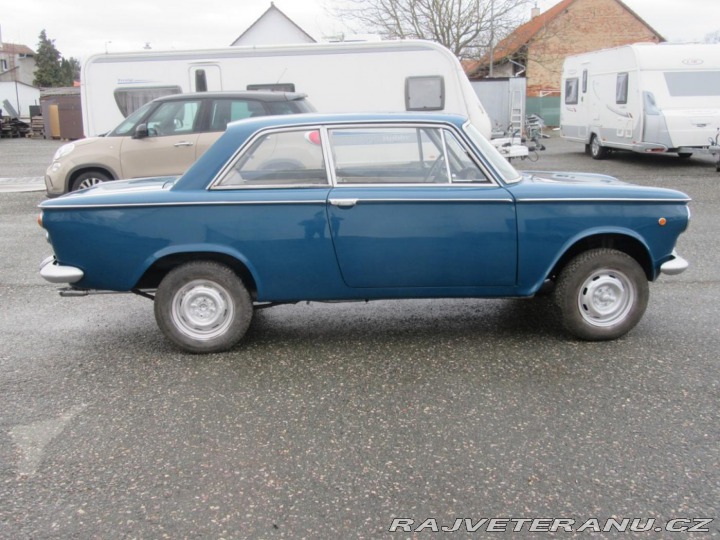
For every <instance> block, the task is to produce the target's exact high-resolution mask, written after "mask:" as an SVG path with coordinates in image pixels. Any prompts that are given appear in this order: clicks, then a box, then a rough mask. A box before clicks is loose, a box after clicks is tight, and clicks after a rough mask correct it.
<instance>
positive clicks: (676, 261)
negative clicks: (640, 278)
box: [660, 250, 690, 276]
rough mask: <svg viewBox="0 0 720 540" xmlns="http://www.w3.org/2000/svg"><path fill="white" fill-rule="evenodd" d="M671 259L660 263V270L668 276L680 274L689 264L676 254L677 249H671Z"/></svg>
mask: <svg viewBox="0 0 720 540" xmlns="http://www.w3.org/2000/svg"><path fill="white" fill-rule="evenodd" d="M672 257H673V258H672V259H670V260H669V261H667V262H665V263H663V264H661V265H660V272H661V273H662V274H666V275H668V276H676V275H678V274H682V273H683V272H684V271H685V270H687V267H688V266H690V263H688V262H687V261H686V260H685V259H683V258H682V257H681V256H680V255H678V254H677V251H675V250H673V252H672Z"/></svg>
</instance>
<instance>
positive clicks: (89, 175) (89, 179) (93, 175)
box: [70, 171, 112, 191]
mask: <svg viewBox="0 0 720 540" xmlns="http://www.w3.org/2000/svg"><path fill="white" fill-rule="evenodd" d="M109 180H112V178H110V176H108V175H107V174H105V173H104V172H100V171H87V172H84V173H82V174H80V175H79V176H77V178H75V179H74V180H73V182H72V186H70V191H77V190H78V189H85V188H89V187H92V186H96V185H98V184H102V183H103V182H108V181H109Z"/></svg>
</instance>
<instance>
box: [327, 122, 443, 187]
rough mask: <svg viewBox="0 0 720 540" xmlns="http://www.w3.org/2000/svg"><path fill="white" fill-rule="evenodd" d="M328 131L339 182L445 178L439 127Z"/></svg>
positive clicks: (408, 181)
mask: <svg viewBox="0 0 720 540" xmlns="http://www.w3.org/2000/svg"><path fill="white" fill-rule="evenodd" d="M329 133H330V145H331V147H332V152H333V159H334V161H335V176H336V179H337V183H338V184H419V183H425V182H430V183H447V182H448V175H447V165H446V162H445V153H444V151H443V136H442V131H441V130H440V129H435V128H423V127H417V128H392V127H379V128H346V129H342V128H341V129H333V130H330V132H329Z"/></svg>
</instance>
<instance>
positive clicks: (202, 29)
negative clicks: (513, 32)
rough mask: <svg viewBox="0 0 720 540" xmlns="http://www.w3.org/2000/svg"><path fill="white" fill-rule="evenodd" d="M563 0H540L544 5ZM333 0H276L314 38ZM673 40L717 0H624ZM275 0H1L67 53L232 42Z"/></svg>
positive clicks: (15, 24) (696, 27)
mask: <svg viewBox="0 0 720 540" xmlns="http://www.w3.org/2000/svg"><path fill="white" fill-rule="evenodd" d="M558 1H559V0H537V3H538V7H540V8H541V9H542V10H543V11H544V10H546V9H548V8H549V7H551V6H553V5H554V4H556V3H557V2H558ZM331 2H332V0H275V5H276V6H277V7H278V8H279V9H281V10H282V11H283V12H284V13H285V14H286V15H287V16H288V17H290V18H291V19H292V20H293V21H294V22H295V23H296V24H298V25H299V26H300V27H301V28H302V29H303V30H305V31H306V32H307V33H309V34H310V35H311V36H313V37H314V38H315V39H317V40H321V39H322V38H323V37H325V36H330V35H333V34H337V33H340V32H343V31H347V28H345V27H344V26H343V25H342V24H341V23H340V22H339V21H336V20H334V19H333V18H332V17H330V16H329V15H328V13H327V11H326V9H325V8H324V5H325V4H326V3H331ZM624 2H625V4H626V5H627V6H628V7H630V8H631V9H632V10H633V11H635V12H636V13H637V14H638V15H639V16H640V17H642V18H643V19H645V21H646V22H647V23H648V24H649V25H650V26H652V27H653V28H654V29H655V30H656V31H658V32H659V33H660V34H662V35H663V37H665V38H666V39H667V40H669V41H680V42H684V41H702V40H703V38H704V37H705V35H706V34H708V33H710V32H714V31H716V30H720V0H624ZM269 6H270V0H204V1H203V0H120V1H103V0H0V32H2V34H1V36H2V40H3V41H5V42H8V43H20V44H24V45H27V46H29V47H30V48H32V49H36V48H37V43H38V35H39V34H40V31H41V30H42V29H45V30H46V31H47V35H48V37H49V38H50V39H53V40H55V46H56V47H57V49H58V50H59V51H60V54H62V56H64V57H65V58H69V57H71V56H72V57H75V58H78V59H79V60H81V61H82V60H84V59H85V58H86V57H87V56H89V55H91V54H95V53H102V52H105V51H106V50H107V51H109V52H121V51H133V50H140V49H142V48H143V47H144V46H145V44H146V43H149V44H150V46H151V47H152V48H153V49H158V50H160V49H194V48H210V47H225V46H228V45H230V43H231V42H232V41H234V40H235V39H236V38H237V37H238V36H239V35H240V34H241V33H242V32H244V31H245V30H246V29H247V28H248V26H250V25H251V24H252V23H253V22H254V21H255V20H257V18H258V17H260V15H262V14H263V13H264V12H265V10H267V9H268V7H269Z"/></svg>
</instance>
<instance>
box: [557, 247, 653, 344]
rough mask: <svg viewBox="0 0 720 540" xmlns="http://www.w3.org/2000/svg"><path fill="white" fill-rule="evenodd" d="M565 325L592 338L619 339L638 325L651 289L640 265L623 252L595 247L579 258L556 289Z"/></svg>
mask: <svg viewBox="0 0 720 540" xmlns="http://www.w3.org/2000/svg"><path fill="white" fill-rule="evenodd" d="M554 295H555V303H556V304H557V306H558V307H559V308H560V316H561V319H562V323H563V326H564V328H565V329H566V330H567V331H568V332H570V333H571V334H573V335H574V336H575V337H577V338H580V339H584V340H588V341H603V340H609V339H616V338H618V337H620V336H622V335H624V334H626V333H627V332H629V331H630V330H632V328H634V327H635V325H636V324H637V323H638V322H639V321H640V319H641V318H642V316H643V314H644V313H645V309H646V308H647V303H648V298H649V296H650V289H649V286H648V280H647V277H646V275H645V272H644V271H643V269H642V268H641V267H640V265H639V264H638V263H637V261H635V259H633V258H632V257H630V256H629V255H627V254H626V253H623V252H621V251H616V250H613V249H604V248H603V249H593V250H591V251H587V252H585V253H582V254H580V255H578V256H577V257H575V258H574V259H573V260H572V261H570V263H569V264H568V265H567V266H566V267H565V269H564V270H563V271H562V273H561V274H560V277H559V279H558V282H557V286H556V287H555V291H554Z"/></svg>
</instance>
